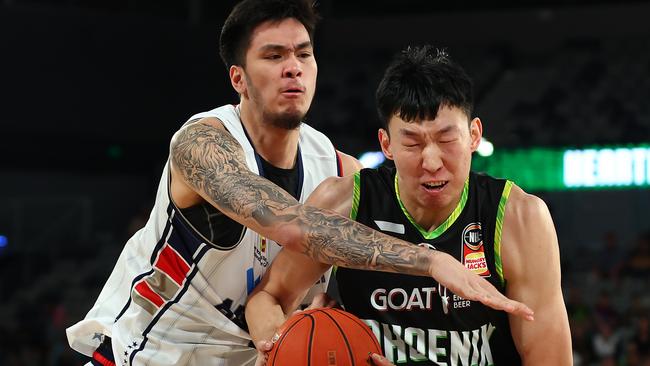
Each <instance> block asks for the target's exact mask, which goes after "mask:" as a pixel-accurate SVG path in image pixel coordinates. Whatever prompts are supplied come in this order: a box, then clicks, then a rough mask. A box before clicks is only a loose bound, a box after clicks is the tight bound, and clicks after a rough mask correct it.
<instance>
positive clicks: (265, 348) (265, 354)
mask: <svg viewBox="0 0 650 366" xmlns="http://www.w3.org/2000/svg"><path fill="white" fill-rule="evenodd" d="M255 348H257V360H255V366H265V365H266V360H267V359H268V358H269V352H270V351H271V349H272V348H273V342H270V341H259V342H257V343H256V344H255Z"/></svg>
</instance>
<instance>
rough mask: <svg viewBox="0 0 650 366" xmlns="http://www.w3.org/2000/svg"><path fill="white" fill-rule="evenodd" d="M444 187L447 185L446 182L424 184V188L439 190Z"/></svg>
mask: <svg viewBox="0 0 650 366" xmlns="http://www.w3.org/2000/svg"><path fill="white" fill-rule="evenodd" d="M443 185H445V182H431V183H424V186H425V187H427V188H438V187H442V186H443Z"/></svg>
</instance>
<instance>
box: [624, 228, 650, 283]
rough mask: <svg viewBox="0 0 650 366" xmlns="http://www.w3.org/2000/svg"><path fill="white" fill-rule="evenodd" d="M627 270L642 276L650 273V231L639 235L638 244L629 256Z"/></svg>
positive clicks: (644, 276)
mask: <svg viewBox="0 0 650 366" xmlns="http://www.w3.org/2000/svg"><path fill="white" fill-rule="evenodd" d="M627 271H628V272H629V274H631V275H633V276H637V277H640V278H646V277H647V276H648V275H650V231H646V232H644V233H643V234H641V235H639V238H638V239H637V242H636V245H635V246H634V249H633V250H632V251H631V252H630V255H629V257H628V261H627Z"/></svg>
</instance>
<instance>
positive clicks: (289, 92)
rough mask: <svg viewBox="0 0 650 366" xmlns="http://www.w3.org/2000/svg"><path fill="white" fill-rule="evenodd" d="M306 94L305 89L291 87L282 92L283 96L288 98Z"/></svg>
mask: <svg viewBox="0 0 650 366" xmlns="http://www.w3.org/2000/svg"><path fill="white" fill-rule="evenodd" d="M304 93H305V88H304V87H299V86H296V87H290V88H286V89H284V90H282V95H284V96H287V97H297V96H300V95H302V94H304Z"/></svg>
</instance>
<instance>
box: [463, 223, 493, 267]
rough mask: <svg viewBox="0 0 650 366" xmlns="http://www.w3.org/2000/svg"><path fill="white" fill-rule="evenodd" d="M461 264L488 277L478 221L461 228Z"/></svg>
mask: <svg viewBox="0 0 650 366" xmlns="http://www.w3.org/2000/svg"><path fill="white" fill-rule="evenodd" d="M462 238H463V239H462V241H463V244H462V246H463V264H464V265H465V268H467V269H469V270H471V271H472V272H474V273H476V274H477V275H479V276H483V277H490V271H489V270H488V266H487V260H486V259H485V248H484V247H483V230H482V228H481V223H480V222H473V223H471V224H469V225H467V226H465V228H464V229H463V235H462Z"/></svg>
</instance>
